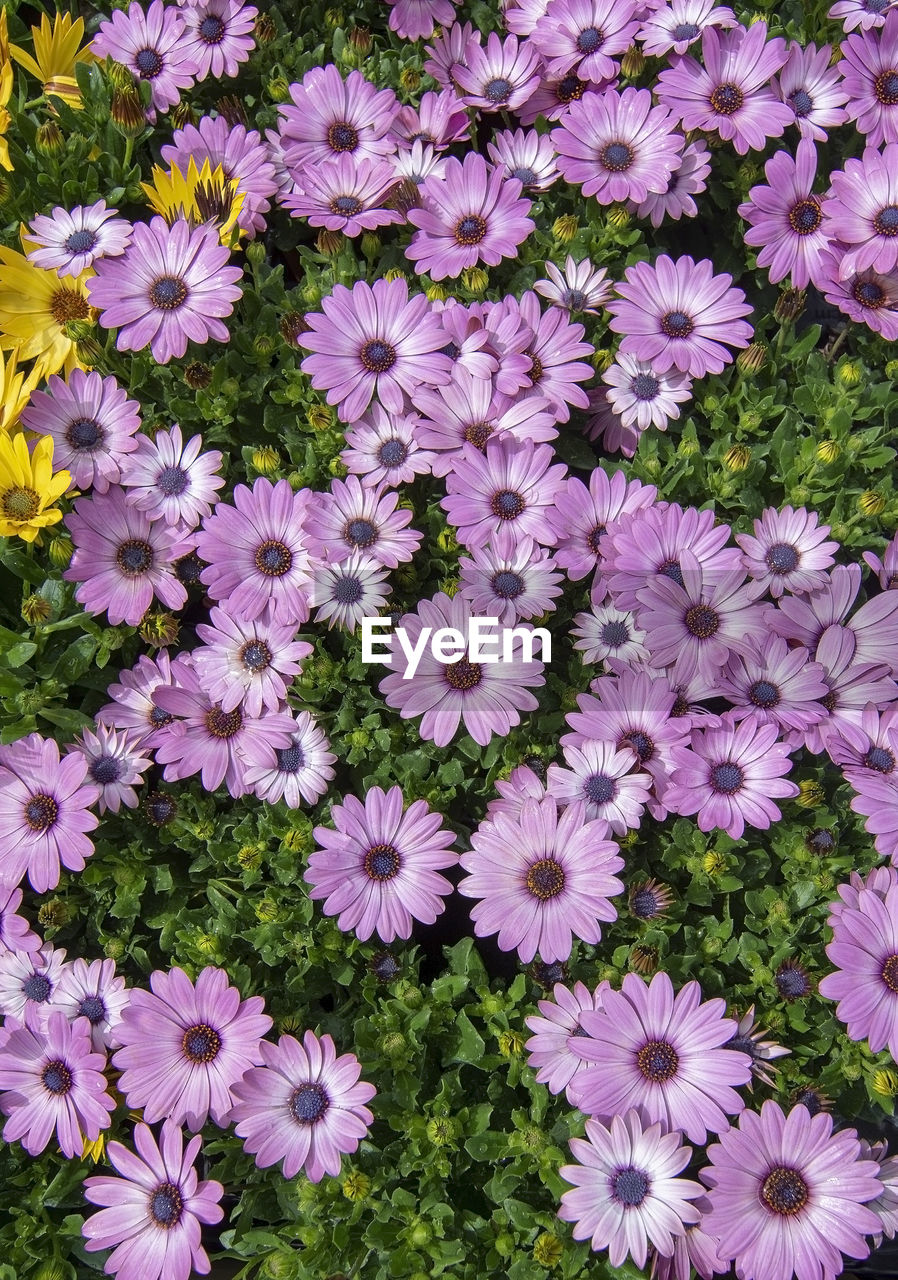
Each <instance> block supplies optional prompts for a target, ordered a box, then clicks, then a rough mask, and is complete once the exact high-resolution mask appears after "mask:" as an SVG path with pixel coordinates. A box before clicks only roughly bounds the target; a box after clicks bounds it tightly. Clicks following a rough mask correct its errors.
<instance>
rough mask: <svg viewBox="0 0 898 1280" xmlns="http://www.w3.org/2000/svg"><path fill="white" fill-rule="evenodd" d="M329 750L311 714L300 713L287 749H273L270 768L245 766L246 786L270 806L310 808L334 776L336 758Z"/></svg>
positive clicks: (328, 745)
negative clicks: (278, 803) (273, 761)
mask: <svg viewBox="0 0 898 1280" xmlns="http://www.w3.org/2000/svg"><path fill="white" fill-rule="evenodd" d="M329 747H330V743H329V742H328V740H327V738H326V737H325V736H324V733H323V731H322V729H321V728H320V726H319V725H318V722H317V721H316V720H315V718H314V716H313V715H312V714H311V712H309V711H300V712H299V714H298V715H297V717H296V732H295V733H294V734H293V740H292V742H291V743H290V745H289V747H275V752H274V753H275V756H276V757H277V759H276V763H275V764H273V765H249V766H247V770H246V785H247V786H248V787H249V789H250V790H251V791H252V792H253V794H254V795H256V796H257V797H258V798H259V799H260V800H267V802H268V803H269V804H277V802H278V801H279V800H283V801H284V804H286V805H287V806H288V807H289V808H290V809H298V808H299V806H300V805H301V804H302V803H303V801H305V803H306V804H308V805H312V804H314V803H315V802H316V800H320V799H321V797H322V796H323V795H324V794H325V793H326V791H327V787H328V783H329V782H330V781H331V779H332V778H333V776H334V770H333V769H332V768H331V766H332V764H333V763H334V761H335V760H336V758H337V757H336V756H335V755H334V754H333V752H332V751H329V750H328V748H329Z"/></svg>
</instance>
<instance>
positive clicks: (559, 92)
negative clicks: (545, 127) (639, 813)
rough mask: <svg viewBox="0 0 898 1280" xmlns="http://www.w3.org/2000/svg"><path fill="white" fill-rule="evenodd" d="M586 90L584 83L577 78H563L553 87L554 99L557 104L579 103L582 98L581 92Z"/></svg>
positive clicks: (573, 76)
mask: <svg viewBox="0 0 898 1280" xmlns="http://www.w3.org/2000/svg"><path fill="white" fill-rule="evenodd" d="M585 88H586V81H585V80H581V79H580V77H579V76H575V75H569V76H565V77H564V79H563V80H560V81H559V83H558V84H557V85H556V86H555V97H556V98H557V99H558V101H559V102H561V103H564V104H567V103H568V102H579V100H580V99H581V98H582V97H583V91H584V90H585Z"/></svg>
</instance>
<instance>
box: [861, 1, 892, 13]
mask: <svg viewBox="0 0 898 1280" xmlns="http://www.w3.org/2000/svg"><path fill="white" fill-rule="evenodd" d="M891 3H892V0H864V8H865V9H866V10H867V12H868V13H884V12H885V10H886V9H887V8H888V7H889V5H890V4H891Z"/></svg>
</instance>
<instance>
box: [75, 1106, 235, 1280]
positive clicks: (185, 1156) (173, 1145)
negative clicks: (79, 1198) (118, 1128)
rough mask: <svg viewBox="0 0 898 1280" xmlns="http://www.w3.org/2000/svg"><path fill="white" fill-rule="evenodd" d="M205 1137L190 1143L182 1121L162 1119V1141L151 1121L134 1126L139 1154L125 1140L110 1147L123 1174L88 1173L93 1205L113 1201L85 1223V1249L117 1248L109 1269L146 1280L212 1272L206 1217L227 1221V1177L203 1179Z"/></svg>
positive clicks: (86, 1192)
mask: <svg viewBox="0 0 898 1280" xmlns="http://www.w3.org/2000/svg"><path fill="white" fill-rule="evenodd" d="M201 1143H202V1139H201V1138H200V1137H199V1135H197V1136H196V1137H195V1138H191V1140H190V1141H189V1142H188V1143H187V1146H186V1148H185V1147H184V1138H183V1134H182V1133H181V1130H180V1128H179V1126H178V1125H176V1124H172V1123H171V1122H166V1123H165V1124H164V1125H163V1126H162V1134H161V1137H160V1145H159V1146H157V1145H156V1140H155V1138H154V1137H153V1133H152V1130H151V1129H150V1128H149V1126H148V1125H145V1124H137V1125H135V1126H134V1145H135V1147H136V1148H137V1154H136V1155H135V1153H134V1152H133V1151H129V1150H128V1148H127V1147H123V1146H122V1144H121V1143H120V1142H110V1143H109V1145H108V1147H107V1148H106V1154H107V1156H108V1158H109V1163H110V1164H111V1165H112V1166H113V1168H114V1169H116V1170H117V1172H118V1173H120V1174H121V1175H122V1176H121V1177H120V1178H107V1177H99V1178H86V1179H85V1181H84V1195H85V1198H86V1199H87V1200H89V1201H90V1203H91V1204H99V1205H108V1206H109V1207H108V1208H105V1209H103V1210H101V1212H100V1213H95V1214H93V1215H92V1216H91V1217H90V1218H88V1219H87V1220H86V1222H85V1223H84V1225H83V1226H82V1228H81V1233H82V1235H83V1236H84V1237H85V1241H86V1243H85V1246H84V1247H85V1249H86V1250H87V1251H88V1253H91V1252H93V1253H95V1252H97V1250H100V1249H112V1253H111V1254H110V1255H109V1258H108V1260H107V1262H106V1266H105V1270H106V1271H107V1272H108V1273H109V1274H110V1275H116V1274H117V1273H118V1272H120V1271H121V1272H122V1273H123V1275H124V1276H125V1277H128V1276H133V1275H136V1274H138V1273H139V1274H140V1277H141V1280H189V1277H190V1276H191V1275H192V1274H194V1272H196V1273H198V1274H200V1275H207V1274H208V1272H209V1269H210V1263H209V1258H208V1255H207V1253H206V1251H205V1249H203V1248H202V1246H201V1244H200V1223H215V1222H220V1221H221V1219H222V1217H223V1216H224V1211H223V1209H222V1208H221V1206H220V1205H219V1203H218V1202H219V1200H221V1198H222V1196H223V1195H224V1187H223V1186H222V1185H221V1183H220V1182H211V1181H205V1182H200V1181H198V1179H197V1176H196V1171H195V1170H194V1167H193V1165H194V1161H195V1160H196V1158H197V1156H198V1155H199V1150H200V1146H201Z"/></svg>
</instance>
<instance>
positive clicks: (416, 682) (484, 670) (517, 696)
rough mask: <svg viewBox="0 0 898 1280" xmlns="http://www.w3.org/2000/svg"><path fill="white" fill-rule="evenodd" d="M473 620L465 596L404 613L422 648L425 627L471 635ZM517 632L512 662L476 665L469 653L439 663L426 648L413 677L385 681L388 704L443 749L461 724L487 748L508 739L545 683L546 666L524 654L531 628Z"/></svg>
mask: <svg viewBox="0 0 898 1280" xmlns="http://www.w3.org/2000/svg"><path fill="white" fill-rule="evenodd" d="M470 619H471V609H470V606H469V604H468V602H467V601H466V600H465V599H464V597H463V596H455V597H453V598H451V599H450V597H449V596H447V595H445V594H444V593H443V592H442V591H441V592H438V593H437V595H435V596H434V597H433V599H432V600H421V601H420V602H419V604H418V607H417V610H416V611H415V613H407V614H403V616H402V618H401V620H400V625H401V626H402V627H403V628H404V629H405V631H406V634H407V642H408V643H410V644H412V645H414V646H417V645H418V644H419V642H420V637H421V633H422V631H423V630H424V628H425V627H426V628H430V634H433V633H434V632H435V631H437V630H438V629H440V628H442V627H449V628H450V629H454V630H456V631H458V632H460V633H461V636H462V637H464V636H466V635H467V633H468V623H469V621H470ZM497 625H498V624H497ZM516 630H517V633H518V634H517V635H516V636H515V638H514V647H513V651H512V659H511V661H510V662H505V661H504V660H500V661H494V662H485V663H481V662H472V661H471V659H470V656H469V652H468V650H464V651H463V652H462V653H461V656H460V657H459V658H457V659H456V660H454V661H452V662H438V661H437V659H436V658H435V657H434V656H433V653H432V651H431V650H430V649H428V648H427V647H425V649H424V653H423V655H422V657H421V659H420V662H419V664H418V666H417V668H416V669H415V671H414V674H413V675H412V676H411V678H410V679H406V678H405V674H404V673H400V672H398V671H397V672H396V673H395V674H393V675H388V676H387V677H386V678H385V679H384V680H381V682H380V691H381V693H382V694H384V696H385V698H386V703H387V706H389V707H394V708H396V709H398V711H399V714H400V716H401V717H402V718H403V720H408V719H410V718H412V717H414V716H422V719H421V724H420V725H419V728H418V733H419V734H420V736H421V737H422V738H424V739H425V740H427V741H433V742H435V743H436V745H437V746H438V747H445V746H448V744H449V743H450V742H451V741H452V739H453V738H454V737H455V734H456V732H457V731H458V725H459V721H461V722H462V724H463V725H464V727H465V730H466V731H467V732H468V733H469V734H470V735H471V737H472V738H473V739H474V741H475V742H477V743H479V745H480V746H482V747H485V746H486V744H487V743H488V742H489V740H490V738H491V737H492V736H493V734H498V735H499V736H500V737H504V736H505V735H506V734H507V733H508V732H509V731H510V730H511V729H512V728H513V727H514V726H515V725H517V724H520V722H521V716H520V713H521V712H522V711H535V710H536V707H537V705H538V704H537V700H536V698H535V697H534V695H533V694H532V693H531V692H530V689H531V688H539V687H540V686H541V685H543V684H544V683H545V678H544V676H543V664H542V663H541V662H537V661H533V660H532V659H530V658H528V659H526V660H525V658H524V655H523V636H522V634H521V633H523V632H526V631H527V630H528V628H526V627H523V626H522V627H519V628H517V629H516ZM486 638H487V639H489V637H486ZM528 638H529V637H528ZM532 651H533V650H532V647H531V649H530V653H531V654H532ZM388 665H389V664H388Z"/></svg>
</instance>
